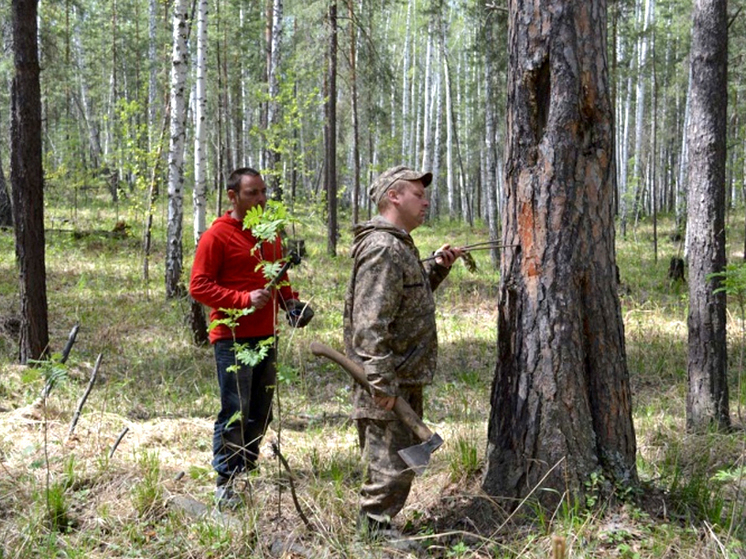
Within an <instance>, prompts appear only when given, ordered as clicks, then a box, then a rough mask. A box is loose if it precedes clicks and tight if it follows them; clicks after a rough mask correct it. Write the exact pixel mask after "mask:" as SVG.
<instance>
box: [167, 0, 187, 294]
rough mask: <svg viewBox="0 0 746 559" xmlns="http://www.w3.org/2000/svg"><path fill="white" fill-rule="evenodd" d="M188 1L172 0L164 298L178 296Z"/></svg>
mask: <svg viewBox="0 0 746 559" xmlns="http://www.w3.org/2000/svg"><path fill="white" fill-rule="evenodd" d="M188 9H189V2H188V0H176V1H175V2H174V11H173V16H174V19H173V40H174V44H173V52H172V58H171V61H172V66H171V103H170V105H171V136H170V141H169V149H168V225H167V232H166V297H167V298H169V299H171V298H173V297H177V296H179V295H181V291H182V289H181V287H180V282H181V272H182V266H183V248H182V242H183V240H182V228H183V220H184V191H183V188H184V142H185V128H186V126H185V122H186V106H185V105H186V103H185V95H186V76H187V70H188V68H187V67H188V60H189V59H188V56H187V36H188V21H187V18H188V15H189V14H188Z"/></svg>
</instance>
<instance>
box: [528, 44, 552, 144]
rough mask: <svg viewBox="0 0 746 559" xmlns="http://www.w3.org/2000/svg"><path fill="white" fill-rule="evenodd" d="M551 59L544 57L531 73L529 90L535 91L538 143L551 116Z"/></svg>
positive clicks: (535, 124) (534, 126) (535, 122)
mask: <svg viewBox="0 0 746 559" xmlns="http://www.w3.org/2000/svg"><path fill="white" fill-rule="evenodd" d="M549 78H550V76H549V60H548V59H546V58H545V59H544V60H543V61H542V64H541V66H539V68H537V69H536V70H535V71H533V72H531V73H529V79H530V81H531V82H532V83H530V84H529V86H528V90H529V91H533V92H534V99H533V103H532V104H533V109H534V115H533V119H532V120H533V128H534V130H535V134H536V143H539V142H540V141H541V138H542V137H543V136H544V130H545V129H546V127H547V119H548V118H549V103H550V102H551V100H552V82H551V80H550V79H549Z"/></svg>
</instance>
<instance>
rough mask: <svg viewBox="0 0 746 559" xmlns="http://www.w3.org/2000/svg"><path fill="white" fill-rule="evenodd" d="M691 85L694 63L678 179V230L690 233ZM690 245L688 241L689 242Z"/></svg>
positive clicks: (688, 89) (686, 106)
mask: <svg viewBox="0 0 746 559" xmlns="http://www.w3.org/2000/svg"><path fill="white" fill-rule="evenodd" d="M691 87H692V64H691V62H690V64H689V85H688V86H687V90H686V104H685V106H684V126H683V128H682V132H683V133H682V134H681V155H680V156H679V178H678V180H677V181H676V232H677V233H678V234H684V235H685V236H686V235H688V232H687V231H686V229H687V224H686V217H687V197H688V196H687V192H688V191H689V185H688V177H689V172H688V166H689V142H688V140H687V134H688V130H689V120H690V114H689V112H690V109H691ZM687 246H688V243H687Z"/></svg>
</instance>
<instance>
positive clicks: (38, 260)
mask: <svg viewBox="0 0 746 559" xmlns="http://www.w3.org/2000/svg"><path fill="white" fill-rule="evenodd" d="M12 10H13V62H14V66H15V75H14V77H13V87H12V110H13V112H12V118H11V130H10V134H11V150H10V182H11V186H12V190H13V194H12V196H13V220H14V222H15V237H16V260H17V262H18V272H19V278H20V301H21V335H20V340H19V358H20V361H21V363H27V362H28V361H29V360H31V359H39V358H41V357H42V356H43V355H44V353H45V352H46V351H47V344H48V343H49V328H48V324H47V274H46V265H45V260H44V259H45V255H44V174H43V171H42V146H41V138H42V133H41V90H40V86H39V73H40V71H39V50H38V46H37V35H38V33H37V29H38V28H37V20H36V18H37V10H38V2H37V0H13V7H12Z"/></svg>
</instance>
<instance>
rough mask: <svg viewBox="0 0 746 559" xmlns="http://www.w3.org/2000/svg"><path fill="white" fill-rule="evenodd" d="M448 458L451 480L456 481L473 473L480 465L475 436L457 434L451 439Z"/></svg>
mask: <svg viewBox="0 0 746 559" xmlns="http://www.w3.org/2000/svg"><path fill="white" fill-rule="evenodd" d="M451 449H452V450H451V452H450V453H449V456H448V459H449V462H448V470H449V472H450V477H451V480H452V481H454V482H456V481H459V480H462V479H464V478H468V477H470V476H472V475H474V474H475V473H476V472H477V471H479V468H480V467H481V462H480V460H479V452H478V450H477V442H476V438H475V437H471V436H467V435H465V434H459V435H458V436H457V437H456V439H455V440H454V441H453V443H452V446H451Z"/></svg>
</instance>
